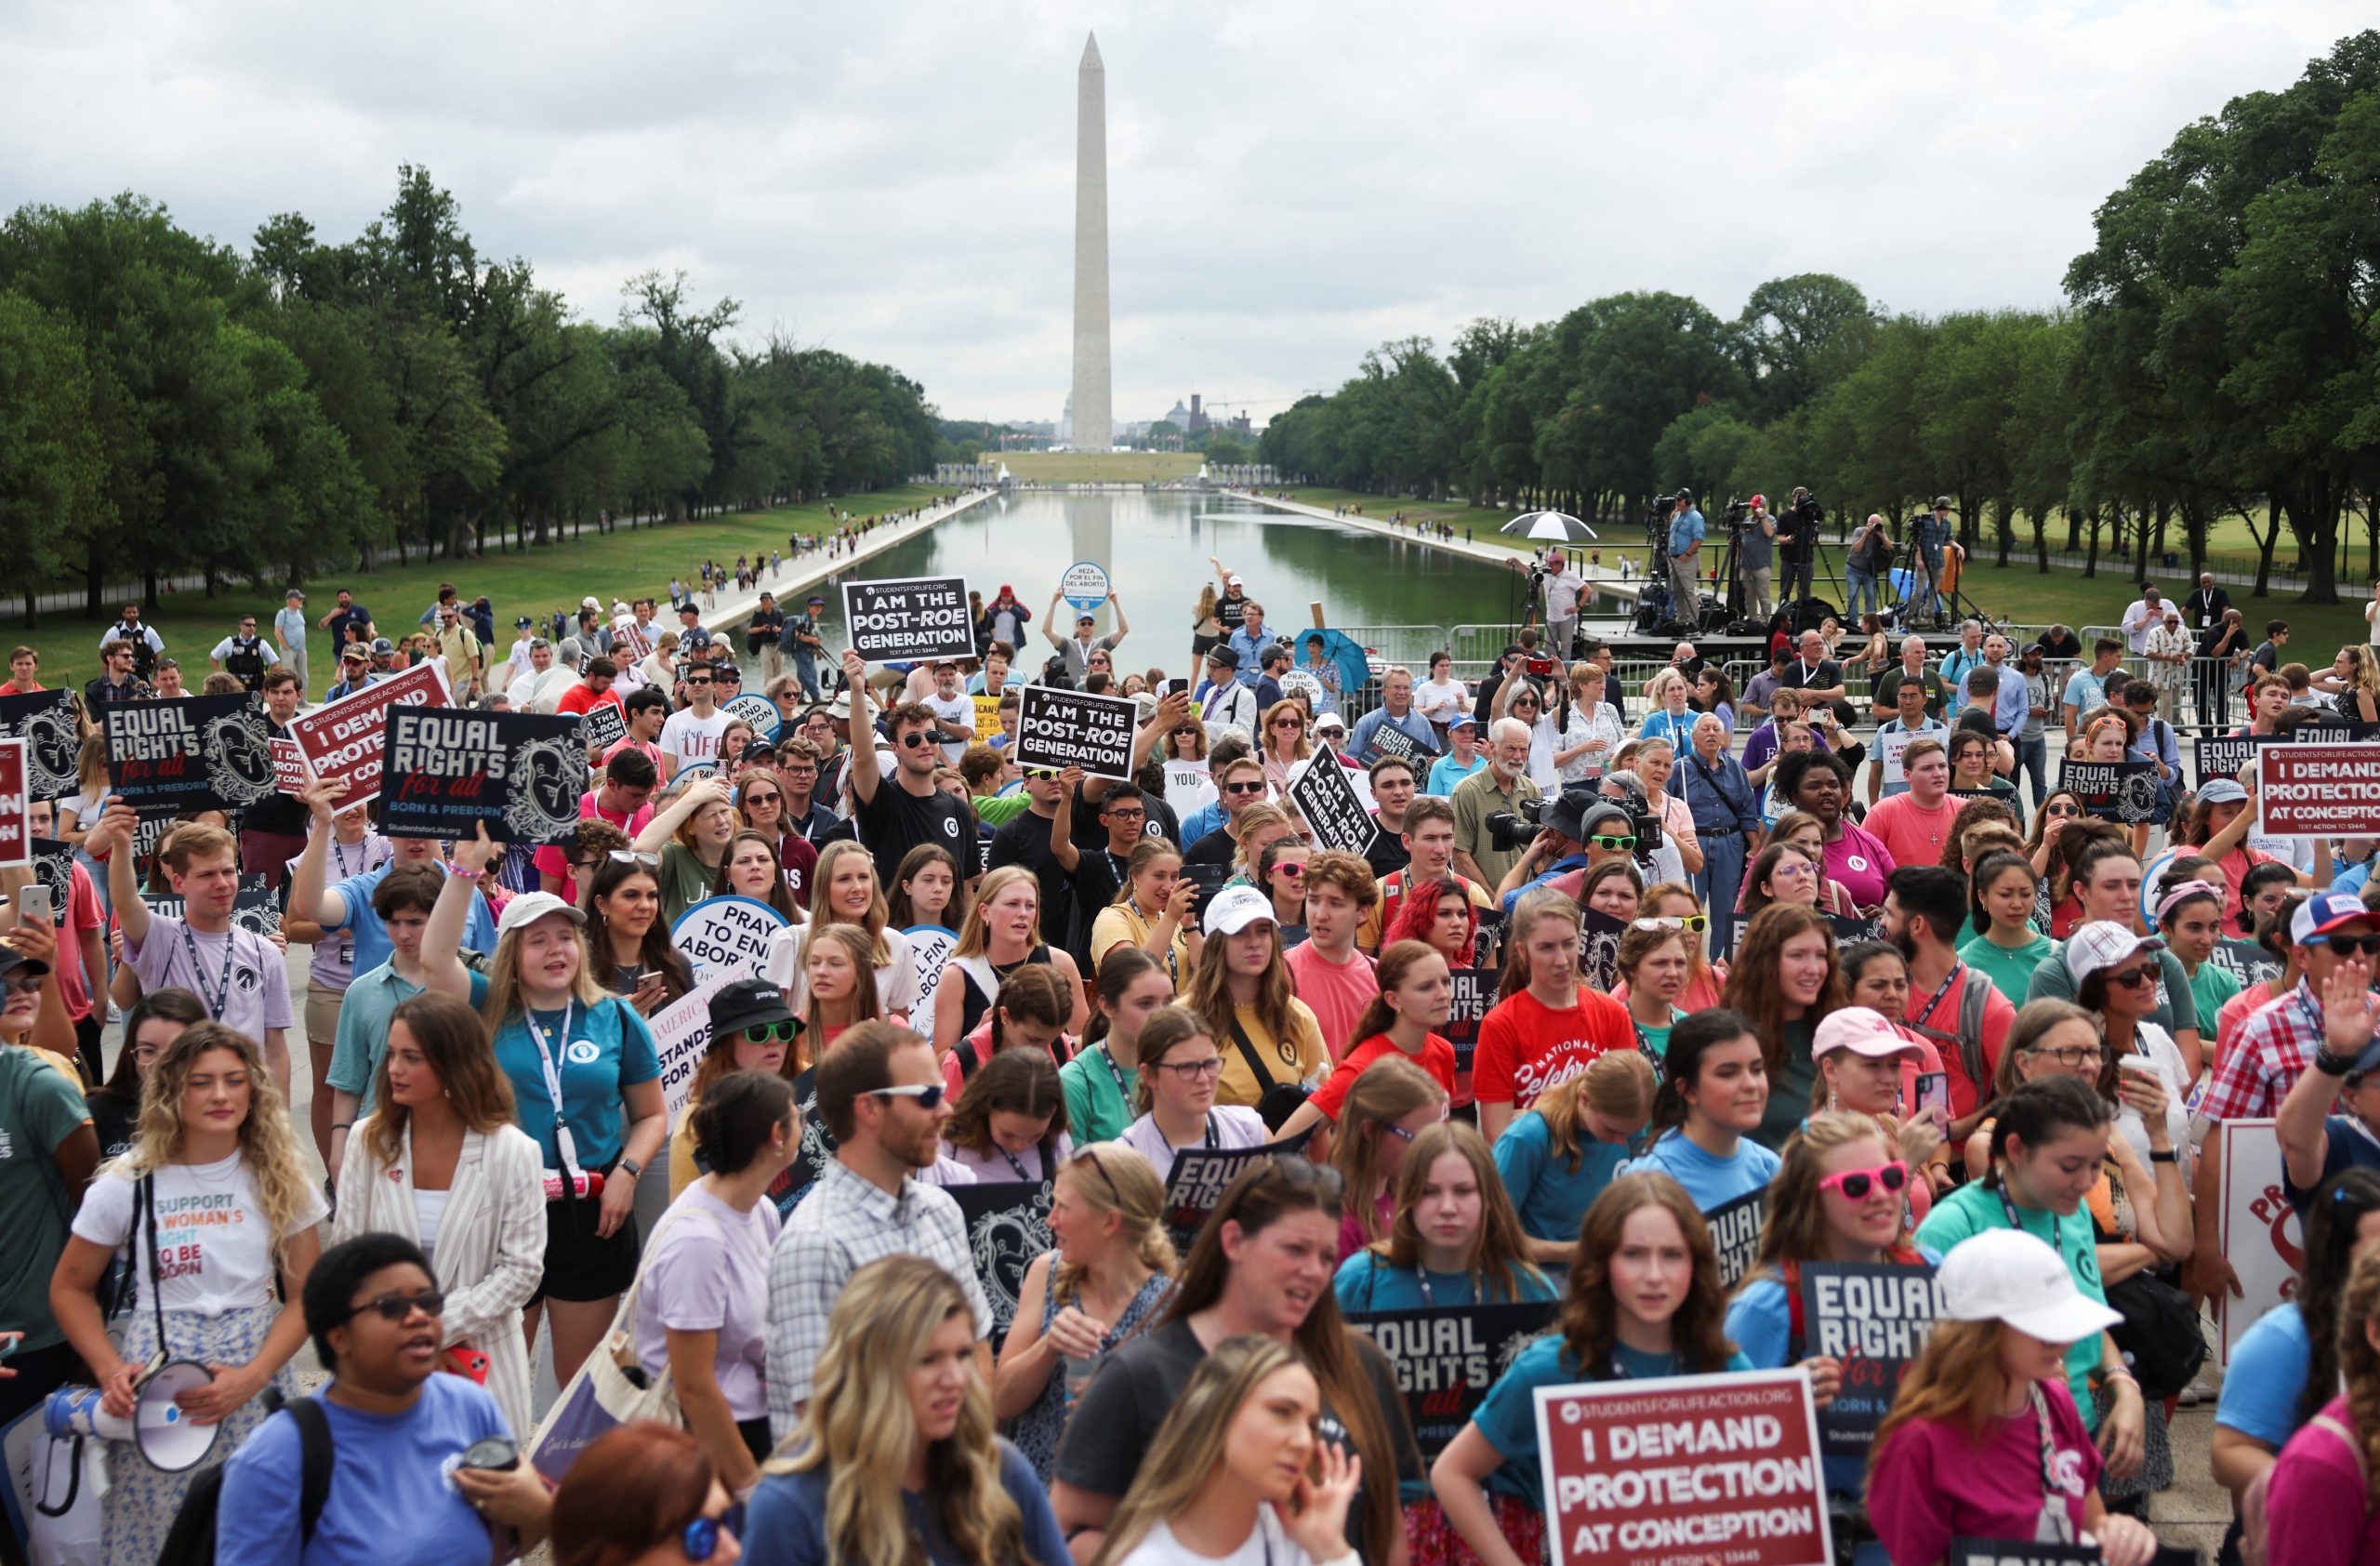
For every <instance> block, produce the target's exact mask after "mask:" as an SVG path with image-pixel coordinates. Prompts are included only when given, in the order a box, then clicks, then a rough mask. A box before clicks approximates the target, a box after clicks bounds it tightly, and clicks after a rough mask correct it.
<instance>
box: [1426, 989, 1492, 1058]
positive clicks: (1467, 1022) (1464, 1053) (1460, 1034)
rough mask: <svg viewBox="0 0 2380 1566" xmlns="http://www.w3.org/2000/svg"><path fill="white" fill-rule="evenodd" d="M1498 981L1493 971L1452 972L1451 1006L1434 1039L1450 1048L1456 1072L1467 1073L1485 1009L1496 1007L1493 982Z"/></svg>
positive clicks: (1477, 1040)
mask: <svg viewBox="0 0 2380 1566" xmlns="http://www.w3.org/2000/svg"><path fill="white" fill-rule="evenodd" d="M1501 977H1502V975H1501V974H1499V973H1497V972H1496V970H1495V969H1493V968H1457V969H1456V970H1455V971H1454V1005H1453V1008H1452V1009H1451V1010H1449V1011H1448V1013H1447V1022H1446V1026H1445V1027H1444V1028H1441V1029H1438V1036H1439V1037H1440V1038H1443V1039H1444V1040H1446V1042H1448V1043H1450V1044H1452V1045H1453V1046H1454V1068H1455V1069H1456V1070H1458V1071H1468V1070H1470V1069H1471V1055H1472V1052H1473V1051H1474V1050H1476V1049H1477V1048H1478V1047H1479V1025H1480V1024H1481V1023H1483V1022H1485V1021H1487V1020H1488V1008H1489V1007H1490V1006H1493V1005H1494V1004H1495V1003H1496V981H1497V980H1498V979H1499V978H1501Z"/></svg>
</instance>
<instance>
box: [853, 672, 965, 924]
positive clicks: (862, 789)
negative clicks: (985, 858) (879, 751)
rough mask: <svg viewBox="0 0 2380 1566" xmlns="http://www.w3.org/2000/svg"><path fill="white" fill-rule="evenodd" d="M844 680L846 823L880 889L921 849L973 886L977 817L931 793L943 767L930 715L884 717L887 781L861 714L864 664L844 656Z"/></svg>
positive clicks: (910, 705) (903, 712)
mask: <svg viewBox="0 0 2380 1566" xmlns="http://www.w3.org/2000/svg"><path fill="white" fill-rule="evenodd" d="M843 675H844V678H845V680H846V681H847V682H848V683H849V684H850V686H851V690H850V693H849V694H850V700H851V704H852V716H851V730H850V733H851V746H850V755H851V786H852V801H853V810H852V816H853V819H855V820H856V821H857V822H858V823H859V829H860V839H861V841H862V842H864V843H866V844H867V852H868V855H869V856H870V857H871V858H873V859H874V860H875V861H876V880H877V883H878V884H879V885H882V886H890V885H892V884H893V872H894V871H896V870H897V869H900V866H901V860H902V857H903V856H905V855H906V854H907V853H908V852H909V850H910V849H912V848H915V847H916V846H917V845H918V844H919V843H933V844H935V845H936V846H937V847H940V848H942V849H945V850H946V851H947V852H948V853H949V854H950V856H952V857H953V858H955V859H957V860H958V861H959V865H960V867H961V868H962V869H966V870H968V871H969V872H970V873H969V874H968V876H967V879H968V881H969V882H970V883H972V882H973V881H974V879H975V877H974V875H973V873H972V869H973V866H974V863H975V855H974V843H975V813H974V812H973V811H972V810H971V809H969V808H968V807H967V806H966V804H964V803H962V802H960V801H959V800H957V799H954V798H952V797H951V796H950V795H948V794H945V793H944V792H943V791H942V790H940V789H937V788H935V787H934V782H933V769H934V768H935V767H936V766H938V765H940V764H941V763H942V746H941V744H940V743H939V742H938V741H937V740H936V739H935V737H934V721H933V714H932V712H930V711H928V710H926V709H925V708H923V707H921V706H919V705H918V704H917V703H916V702H903V703H902V704H901V705H899V706H897V707H895V708H893V710H891V711H889V712H887V713H886V714H885V715H884V716H885V720H886V723H887V724H888V726H889V727H890V728H891V731H892V736H893V776H891V777H886V776H884V774H883V770H882V768H881V766H880V765H879V763H878V761H877V758H876V730H875V727H874V725H873V724H872V723H870V721H869V719H868V714H867V708H868V698H867V660H866V658H863V657H860V656H859V654H857V653H855V652H853V651H850V650H849V649H846V650H845V651H844V653H843Z"/></svg>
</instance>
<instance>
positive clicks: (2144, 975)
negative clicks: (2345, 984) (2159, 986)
mask: <svg viewBox="0 0 2380 1566" xmlns="http://www.w3.org/2000/svg"><path fill="white" fill-rule="evenodd" d="M2374 949H2375V950H2380V945H2375V947H2374ZM2155 977H2156V970H2155V969H2154V968H2153V967H2151V966H2150V965H2149V964H2148V963H2146V962H2144V963H2142V964H2141V965H2140V966H2139V967H2137V968H2126V969H2125V970H2124V971H2123V972H2122V973H2120V974H2109V975H2108V982H2109V984H2120V985H2122V986H2123V987H2124V988H2125V989H2139V988H2140V987H2141V986H2142V985H2144V984H2149V983H2151V982H2152V981H2153V980H2154V979H2155Z"/></svg>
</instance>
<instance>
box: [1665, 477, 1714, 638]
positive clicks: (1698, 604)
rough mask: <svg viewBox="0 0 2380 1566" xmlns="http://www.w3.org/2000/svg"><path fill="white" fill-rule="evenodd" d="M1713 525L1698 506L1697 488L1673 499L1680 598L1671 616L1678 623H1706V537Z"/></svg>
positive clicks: (1674, 576)
mask: <svg viewBox="0 0 2380 1566" xmlns="http://www.w3.org/2000/svg"><path fill="white" fill-rule="evenodd" d="M1708 531H1710V529H1709V528H1708V527H1707V526H1706V525H1705V524H1704V523H1703V521H1702V513H1701V512H1700V511H1696V510H1695V509H1694V491H1692V490H1690V489H1681V490H1679V491H1678V492H1677V494H1676V495H1675V496H1674V497H1673V498H1671V501H1670V531H1669V551H1670V591H1671V593H1672V595H1673V597H1674V598H1675V599H1676V601H1677V602H1676V603H1675V604H1673V606H1672V607H1671V610H1670V614H1671V617H1672V618H1673V619H1675V620H1676V621H1677V623H1678V624H1680V625H1686V626H1692V625H1699V624H1701V623H1702V587H1701V582H1700V580H1699V573H1700V571H1701V569H1702V537H1703V535H1704V534H1705V533H1707V532H1708Z"/></svg>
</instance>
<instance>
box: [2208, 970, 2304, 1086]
mask: <svg viewBox="0 0 2380 1566" xmlns="http://www.w3.org/2000/svg"><path fill="white" fill-rule="evenodd" d="M2321 1047H2322V1003H2321V1001H2320V1000H2318V999H2317V998H2316V997H2315V994H2314V987H2313V986H2312V985H2310V984H2307V982H2305V981H2304V980H2303V979H2301V980H2299V981H2298V984H2297V988H2296V989H2293V990H2291V991H2290V992H2289V993H2288V994H2286V995H2284V996H2282V997H2281V999H2280V1000H2278V1001H2268V1002H2266V1003H2265V1004H2264V1005H2262V1006H2259V1007H2258V1008H2256V1010H2255V1012H2254V1014H2253V1015H2250V1016H2249V1018H2248V1020H2247V1021H2246V1022H2245V1023H2244V1024H2242V1025H2241V1029H2240V1040H2239V1042H2237V1043H2235V1044H2233V1045H2232V1046H2231V1048H2230V1051H2229V1053H2228V1054H2226V1055H2224V1057H2223V1060H2222V1063H2221V1064H2220V1065H2218V1066H2216V1067H2215V1077H2214V1080H2213V1081H2212V1082H2209V1083H2208V1084H2207V1089H2206V1102H2205V1103H2204V1104H2202V1105H2201V1106H2200V1108H2199V1112H2200V1113H2201V1114H2202V1115H2204V1116H2205V1117H2206V1118H2207V1119H2208V1120H2211V1121H2236V1120H2256V1119H2260V1118H2262V1117H2264V1116H2267V1115H2271V1114H2275V1113H2278V1112H2279V1111H2280V1108H2281V1099H2282V1098H2284V1097H2286V1096H2287V1095H2288V1093H2289V1090H2290V1088H2291V1087H2293V1086H2294V1085H2295V1083H2296V1082H2297V1079H2298V1078H2300V1077H2302V1076H2304V1075H2305V1074H2306V1073H2307V1071H2308V1070H2310V1069H2312V1068H2313V1065H2314V1052H2315V1051H2316V1050H2318V1049H2320V1048H2321Z"/></svg>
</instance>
